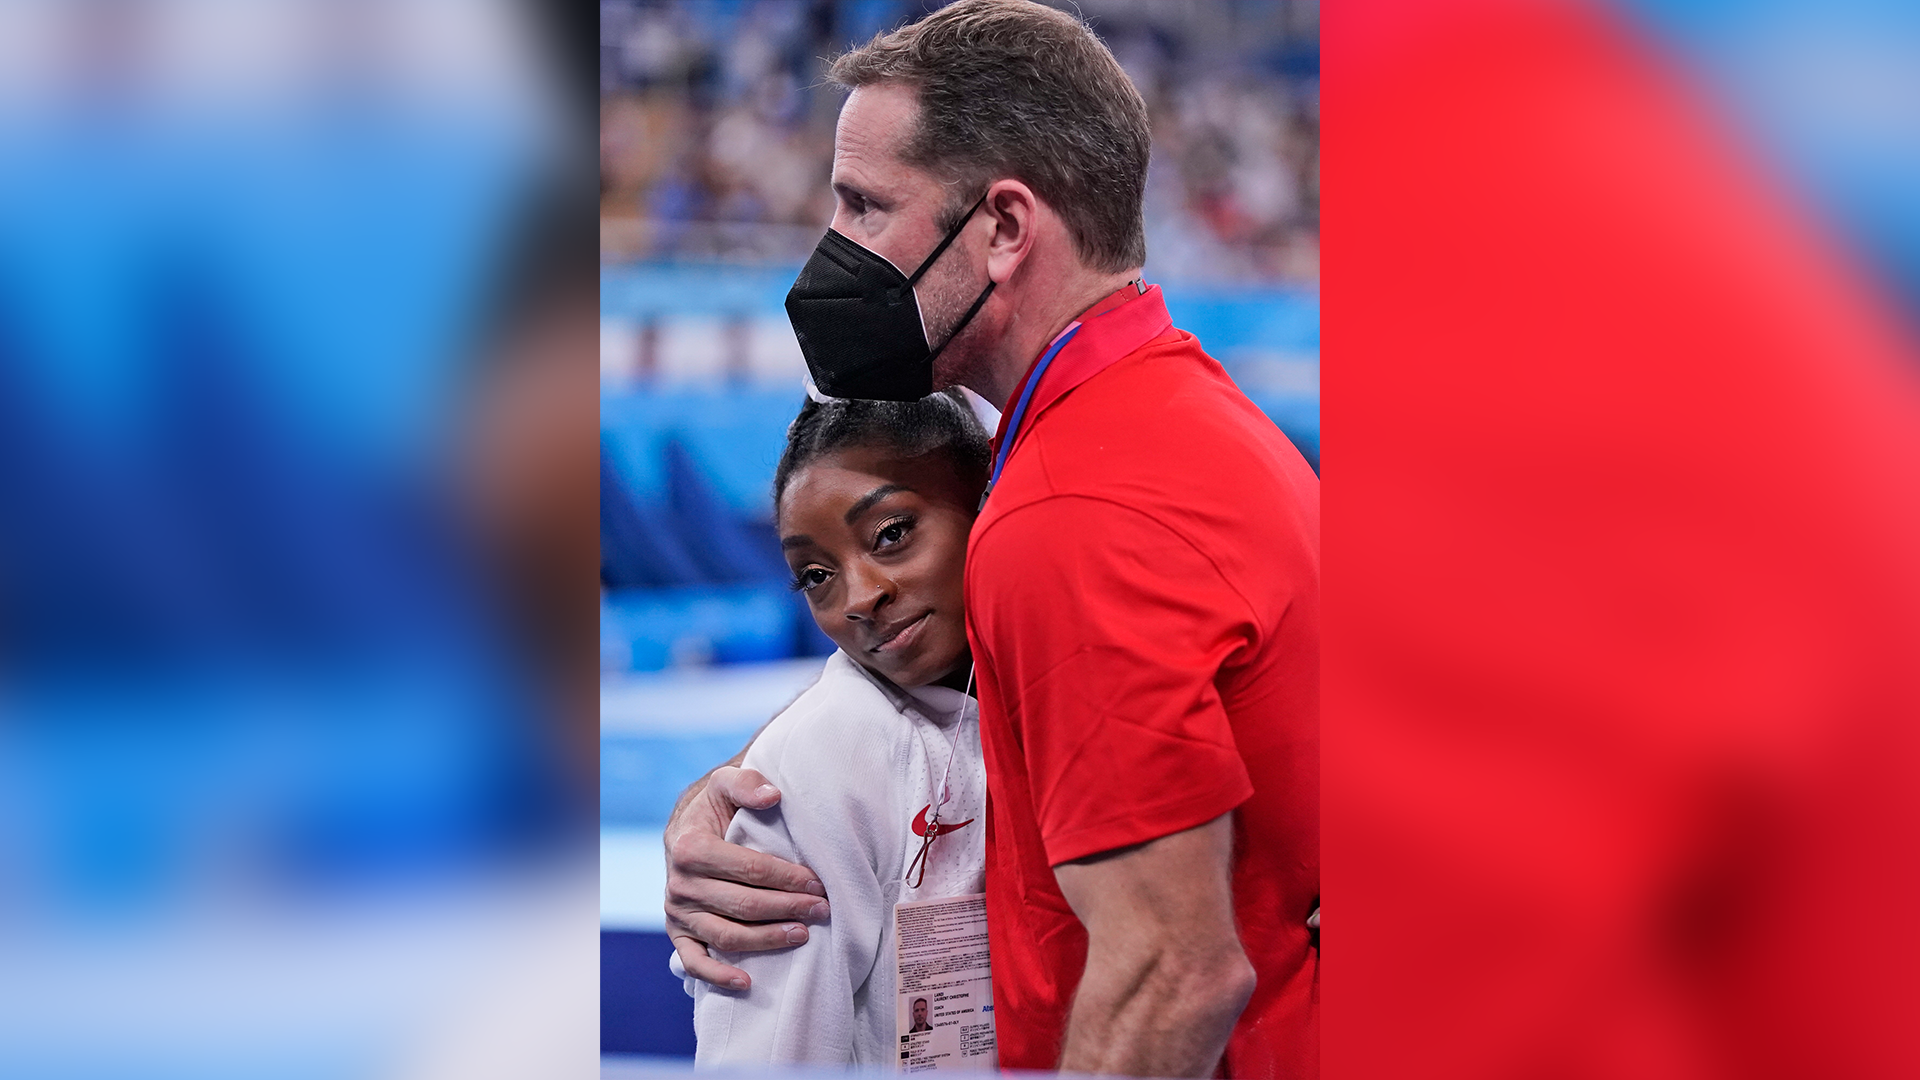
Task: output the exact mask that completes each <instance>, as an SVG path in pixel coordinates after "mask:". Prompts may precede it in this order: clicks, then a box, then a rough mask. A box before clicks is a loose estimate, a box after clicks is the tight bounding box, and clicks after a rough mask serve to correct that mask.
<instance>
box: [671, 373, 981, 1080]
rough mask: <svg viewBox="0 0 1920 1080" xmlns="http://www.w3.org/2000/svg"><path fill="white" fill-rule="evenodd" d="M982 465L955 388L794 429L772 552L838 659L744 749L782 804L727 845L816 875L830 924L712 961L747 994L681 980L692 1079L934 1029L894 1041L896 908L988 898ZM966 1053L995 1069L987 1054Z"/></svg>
mask: <svg viewBox="0 0 1920 1080" xmlns="http://www.w3.org/2000/svg"><path fill="white" fill-rule="evenodd" d="M988 454H989V443H988V439H987V435H986V432H985V431H984V430H983V429H982V428H981V426H980V423H979V421H978V420H977V419H975V418H974V415H973V413H972V411H971V410H970V409H969V408H968V407H967V405H966V402H965V400H964V399H963V398H962V397H961V396H960V395H959V393H958V392H957V391H950V392H947V393H942V394H935V395H933V396H931V397H929V398H926V399H924V400H922V401H918V402H912V403H904V404H903V403H894V402H875V401H827V402H819V401H809V402H808V403H807V405H806V406H805V407H804V408H802V410H801V412H800V415H799V417H798V418H796V419H795V420H794V422H793V425H792V426H791V427H790V428H789V429H788V433H787V448H786V452H785V453H784V455H783V456H782V458H781V461H780V465H779V469H778V471H777V472H776V475H775V479H774V506H775V518H776V522H777V524H778V527H779V532H780V538H781V546H782V549H783V551H784V553H785V556H786V559H787V563H788V565H789V566H790V567H791V568H792V570H793V574H794V588H796V589H798V590H801V591H803V592H804V593H805V594H806V597H807V601H808V604H809V606H810V607H811V608H812V611H813V617H814V619H815V621H816V622H818V623H819V625H820V628H821V629H822V630H824V631H825V632H826V634H827V636H828V637H830V638H832V639H833V641H834V643H835V644H837V645H839V646H840V649H839V651H838V652H836V653H834V654H833V656H832V657H831V658H829V659H828V661H827V664H826V667H825V669H824V670H823V671H822V673H821V676H820V679H819V681H818V682H817V683H815V684H814V685H813V687H812V688H810V689H809V690H807V692H806V693H804V694H802V695H801V696H800V697H799V698H798V699H797V700H795V701H794V703H793V704H792V705H790V706H788V707H787V708H786V709H785V710H784V711H783V712H781V713H780V715H779V716H777V717H775V718H774V720H773V721H772V723H770V724H769V725H768V726H767V728H766V729H765V730H764V731H762V732H761V733H760V735H759V736H758V737H757V738H755V740H754V742H753V745H752V746H751V747H750V748H749V749H748V750H747V753H746V758H745V761H744V765H745V766H746V767H748V768H752V769H757V770H759V771H760V772H761V773H762V774H764V775H765V776H766V778H767V780H768V781H769V782H770V783H772V784H773V785H774V786H775V787H777V788H779V789H780V791H781V793H782V796H781V800H780V803H779V804H778V805H777V806H775V807H774V808H772V809H770V810H764V811H755V810H744V809H743V810H740V811H738V812H737V813H736V814H735V816H734V818H733V822H732V825H731V827H730V828H729V830H728V833H727V839H728V840H729V841H731V842H733V843H738V844H744V845H746V846H748V847H752V848H755V849H757V850H760V851H764V852H766V853H768V854H771V855H776V856H779V857H780V858H782V859H786V860H788V861H790V862H794V863H798V864H801V865H803V866H807V867H811V868H812V869H813V871H814V872H815V873H816V874H818V875H819V877H820V881H821V883H822V884H823V885H824V886H825V888H826V893H827V895H828V896H831V897H832V898H833V910H832V915H831V917H830V918H829V919H828V920H827V921H826V922H825V923H823V924H821V925H819V926H816V927H814V928H813V930H812V933H811V936H810V938H809V939H808V940H807V941H806V943H805V944H802V945H798V946H794V947H792V948H788V949H782V950H778V951H775V952H754V953H723V952H719V951H715V952H714V953H713V955H714V956H715V957H716V958H718V959H721V960H724V961H725V962H726V963H729V964H733V965H735V966H737V967H740V968H741V969H743V970H745V971H746V972H747V973H748V975H749V976H751V979H752V982H751V989H744V990H733V989H724V988H716V987H713V986H710V985H708V984H706V983H704V982H699V981H697V980H692V979H689V980H688V986H689V989H690V992H692V993H693V995H694V999H695V1007H694V1026H695V1030H696V1032H697V1034H698V1038H699V1046H698V1051H697V1056H696V1062H697V1063H699V1064H721V1063H742V1064H745V1063H775V1062H807V1063H822V1064H847V1065H874V1066H878V1065H882V1064H899V1060H898V1059H899V1058H900V1057H901V1056H902V1054H901V1052H900V1051H901V1050H902V1047H903V1042H902V1039H901V1032H903V1031H906V1030H912V1031H916V1032H917V1031H920V1030H923V1029H924V1028H923V1026H921V1025H924V1021H920V1022H919V1024H917V1025H916V1027H914V1028H912V1029H904V1028H900V1027H899V1026H898V1020H897V1017H898V1013H897V1000H896V994H895V966H894V950H895V948H896V943H895V940H894V934H895V921H894V909H895V906H896V905H898V904H901V903H904V902H910V901H915V900H923V899H928V898H935V897H957V896H966V895H970V894H975V893H979V892H981V891H982V890H983V888H984V881H983V874H984V868H985V845H984V840H983V837H984V834H985V831H986V821H985V817H986V774H985V767H984V765H983V763H982V760H981V756H980V733H979V721H978V716H977V713H976V711H975V705H974V701H973V699H972V697H971V696H970V695H969V693H968V692H967V691H968V690H969V689H970V687H969V685H968V675H969V673H970V670H971V664H970V662H969V656H968V652H967V638H966V617H965V611H964V609H963V607H962V599H961V598H962V569H963V565H964V561H965V557H966V546H967V533H968V530H969V529H970V528H971V526H972V524H973V518H974V515H975V513H976V512H977V509H978V507H979V502H980V494H981V492H982V490H984V488H985V485H986V478H987V470H988V465H989V461H988ZM675 962H676V966H677V958H676V961H675ZM919 1007H920V1008H921V1009H922V1011H923V1012H924V1006H919ZM988 1030H990V1029H988ZM917 1037H918V1036H916V1038H917ZM916 1045H918V1044H916ZM969 1056H970V1057H972V1058H973V1060H970V1061H969V1064H980V1065H989V1066H990V1065H991V1063H992V1056H991V1053H990V1051H987V1052H985V1053H984V1055H978V1056H976V1055H969ZM956 1063H957V1062H956Z"/></svg>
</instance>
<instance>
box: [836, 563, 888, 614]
mask: <svg viewBox="0 0 1920 1080" xmlns="http://www.w3.org/2000/svg"><path fill="white" fill-rule="evenodd" d="M848 578H849V579H850V580H849V581H848V582H847V586H848V587H847V608H846V616H847V621H848V622H861V621H863V620H866V621H871V620H872V619H873V617H874V615H875V613H877V612H878V611H879V610H880V606H881V605H882V604H885V603H886V602H887V601H888V600H890V599H892V598H893V582H892V581H890V580H888V579H887V578H886V577H885V576H884V575H881V574H876V573H871V572H867V571H861V570H855V571H853V572H851V573H849V574H848Z"/></svg>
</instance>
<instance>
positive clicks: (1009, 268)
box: [982, 179, 1040, 285]
mask: <svg viewBox="0 0 1920 1080" xmlns="http://www.w3.org/2000/svg"><path fill="white" fill-rule="evenodd" d="M982 211H983V212H984V213H985V214H986V216H987V218H988V219H989V220H991V221H992V222H993V235H992V236H991V237H989V238H988V240H987V277H988V279H990V280H991V281H992V282H993V283H994V284H996V285H1005V284H1006V283H1007V282H1008V281H1010V280H1011V279H1012V278H1013V274H1014V271H1015V270H1018V269H1019V268H1020V264H1021V263H1023V262H1025V261H1026V260H1027V253H1028V251H1030V250H1031V249H1032V247H1033V234H1034V226H1035V225H1037V224H1038V223H1039V217H1040V200H1039V199H1038V198H1037V197H1036V196H1035V195H1034V194H1033V189H1032V188H1030V187H1028V186H1027V185H1025V184H1023V183H1021V182H1020V181H1018V180H1011V179H1009V180H995V181H994V182H993V184H992V185H990V186H989V187H988V188H987V202H986V205H985V206H984V207H982Z"/></svg>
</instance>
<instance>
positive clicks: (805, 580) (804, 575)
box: [793, 566, 833, 592]
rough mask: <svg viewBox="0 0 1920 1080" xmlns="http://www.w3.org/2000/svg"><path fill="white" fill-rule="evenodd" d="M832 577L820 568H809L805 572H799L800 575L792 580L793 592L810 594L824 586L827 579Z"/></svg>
mask: <svg viewBox="0 0 1920 1080" xmlns="http://www.w3.org/2000/svg"><path fill="white" fill-rule="evenodd" d="M832 576H833V575H832V573H830V572H828V571H827V570H825V569H823V568H821V567H818V566H809V567H807V568H806V569H805V570H802V571H800V573H798V574H796V575H795V576H794V579H793V588H794V591H796V592H812V591H813V590H814V589H816V588H818V587H819V586H821V585H825V584H826V583H827V579H828V578H830V577H832Z"/></svg>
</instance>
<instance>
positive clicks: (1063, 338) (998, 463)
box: [980, 323, 1080, 507]
mask: <svg viewBox="0 0 1920 1080" xmlns="http://www.w3.org/2000/svg"><path fill="white" fill-rule="evenodd" d="M1079 332H1080V324H1078V323H1075V324H1074V325H1072V326H1070V327H1068V328H1067V332H1066V333H1064V334H1061V335H1060V338H1059V340H1057V341H1055V342H1054V343H1053V347H1052V348H1050V349H1048V350H1047V351H1046V353H1045V354H1044V355H1042V356H1041V357H1040V362H1039V363H1038V364H1035V365H1034V366H1033V377H1032V378H1029V379H1028V380H1027V386H1026V389H1024V390H1022V391H1020V400H1019V401H1017V402H1015V403H1014V406H1013V415H1012V416H1010V417H1008V418H1007V437H1006V439H1005V440H1003V441H1002V442H1001V443H1000V452H999V453H998V454H996V455H994V458H993V472H992V473H990V474H988V476H987V490H985V491H983V492H981V493H980V505H981V506H982V507H985V506H986V505H987V496H989V495H991V494H993V485H995V484H997V483H999V482H1000V470H1001V469H1004V468H1006V467H1007V455H1008V454H1011V453H1013V444H1014V443H1015V442H1016V441H1017V440H1018V439H1019V436H1020V422H1021V421H1022V420H1025V419H1026V417H1027V402H1029V401H1032V400H1033V391H1034V389H1035V388H1036V387H1038V386H1039V385H1040V377H1041V376H1042V375H1045V374H1046V373H1047V366H1048V365H1049V364H1052V363H1053V358H1054V357H1055V356H1058V355H1060V350H1061V349H1064V348H1066V347H1067V342H1069V341H1072V340H1073V336H1074V335H1075V334H1078V333H1079Z"/></svg>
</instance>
